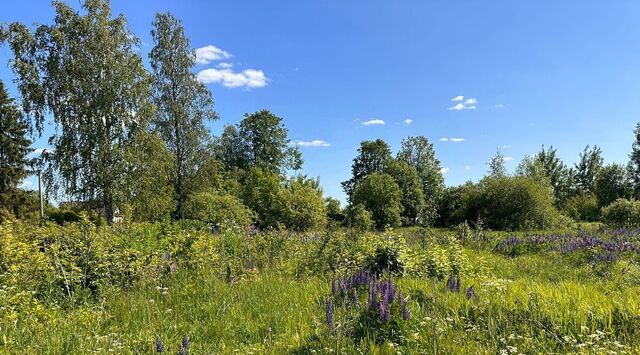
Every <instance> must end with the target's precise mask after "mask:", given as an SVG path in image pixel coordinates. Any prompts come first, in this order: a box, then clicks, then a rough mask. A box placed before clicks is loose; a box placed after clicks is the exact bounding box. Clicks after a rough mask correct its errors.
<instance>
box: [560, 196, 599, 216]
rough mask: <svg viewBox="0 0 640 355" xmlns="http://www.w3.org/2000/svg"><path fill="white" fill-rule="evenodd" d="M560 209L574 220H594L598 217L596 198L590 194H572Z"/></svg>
mask: <svg viewBox="0 0 640 355" xmlns="http://www.w3.org/2000/svg"><path fill="white" fill-rule="evenodd" d="M562 210H563V212H564V213H565V214H566V215H567V216H569V217H571V218H573V219H574V220H576V221H586V222H595V221H597V220H598V219H599V218H600V207H599V206H598V199H597V198H596V197H595V196H592V195H586V194H578V195H576V196H573V197H571V198H569V199H568V200H567V202H566V203H565V205H564V207H563V208H562Z"/></svg>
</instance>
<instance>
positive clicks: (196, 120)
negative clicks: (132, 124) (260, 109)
mask: <svg viewBox="0 0 640 355" xmlns="http://www.w3.org/2000/svg"><path fill="white" fill-rule="evenodd" d="M153 27H154V28H153V30H152V31H151V37H152V38H153V43H154V47H153V49H152V50H151V52H150V53H149V59H150V63H151V69H152V71H153V72H152V74H153V99H154V100H153V101H154V103H155V104H156V106H157V107H158V110H157V111H156V115H155V117H154V119H153V120H152V124H153V126H154V128H155V129H156V130H157V131H158V132H159V133H160V136H161V137H162V139H163V140H164V141H165V142H166V144H167V147H168V148H169V151H171V153H172V154H173V160H174V164H173V165H174V166H173V169H172V181H173V186H174V189H175V192H176V196H177V209H176V216H177V217H179V218H182V217H183V215H184V202H185V200H186V198H187V197H188V195H189V191H188V189H187V186H188V185H189V179H191V178H192V177H193V175H194V174H195V172H196V170H197V167H198V165H199V164H201V163H202V160H203V150H204V147H205V142H206V140H207V139H208V138H209V132H208V131H207V128H206V127H205V122H206V121H212V120H215V119H217V118H218V116H217V114H216V112H215V111H214V110H213V98H212V96H211V92H210V91H209V90H208V89H207V88H206V87H205V85H204V84H202V83H200V82H199V81H198V80H197V78H196V76H195V74H194V73H193V71H192V69H193V67H194V66H195V61H196V58H195V53H194V50H193V49H192V48H191V44H190V43H189V39H188V38H187V36H186V35H185V33H184V28H183V27H182V24H181V22H180V21H179V20H177V19H176V18H175V17H173V15H171V14H170V13H164V14H156V17H155V20H154V21H153Z"/></svg>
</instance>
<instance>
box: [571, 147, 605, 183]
mask: <svg viewBox="0 0 640 355" xmlns="http://www.w3.org/2000/svg"><path fill="white" fill-rule="evenodd" d="M603 164H604V160H603V159H602V150H601V149H600V148H599V147H598V146H593V148H592V149H591V150H589V146H588V145H587V146H586V147H585V148H584V151H582V153H580V161H579V162H578V163H576V164H575V172H576V175H575V180H576V187H577V189H578V191H580V192H581V193H585V194H591V193H593V184H594V183H595V181H596V176H598V171H600V169H602V166H603Z"/></svg>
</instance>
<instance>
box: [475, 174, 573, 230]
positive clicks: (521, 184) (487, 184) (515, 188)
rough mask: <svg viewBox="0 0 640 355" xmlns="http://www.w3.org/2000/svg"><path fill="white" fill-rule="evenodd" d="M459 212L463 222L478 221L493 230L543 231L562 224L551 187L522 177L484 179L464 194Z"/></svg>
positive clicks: (542, 182)
mask: <svg viewBox="0 0 640 355" xmlns="http://www.w3.org/2000/svg"><path fill="white" fill-rule="evenodd" d="M462 209H463V215H464V217H465V219H466V220H469V221H476V220H478V218H480V219H482V220H483V221H484V222H485V223H486V224H487V226H488V227H489V228H492V229H497V230H522V229H545V228H551V227H554V226H556V225H558V223H560V222H561V221H562V218H561V217H560V214H559V213H558V211H557V210H556V209H555V207H554V206H553V190H552V189H551V187H550V186H549V185H548V184H547V183H545V182H544V181H536V180H534V179H533V178H530V177H525V176H502V177H485V178H484V179H482V181H480V183H479V184H477V185H476V186H474V187H473V188H470V189H465V190H464V193H463V197H462Z"/></svg>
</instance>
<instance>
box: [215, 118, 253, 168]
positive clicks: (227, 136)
mask: <svg viewBox="0 0 640 355" xmlns="http://www.w3.org/2000/svg"><path fill="white" fill-rule="evenodd" d="M214 152H215V156H216V158H217V159H218V160H220V162H222V164H223V165H224V167H225V168H226V169H227V170H245V169H248V168H249V157H248V154H247V153H248V150H247V146H246V144H245V142H244V139H243V138H242V136H241V135H240V132H239V131H238V128H237V127H236V126H235V125H226V126H224V130H223V131H222V135H220V137H218V138H216V142H215V145H214Z"/></svg>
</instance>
